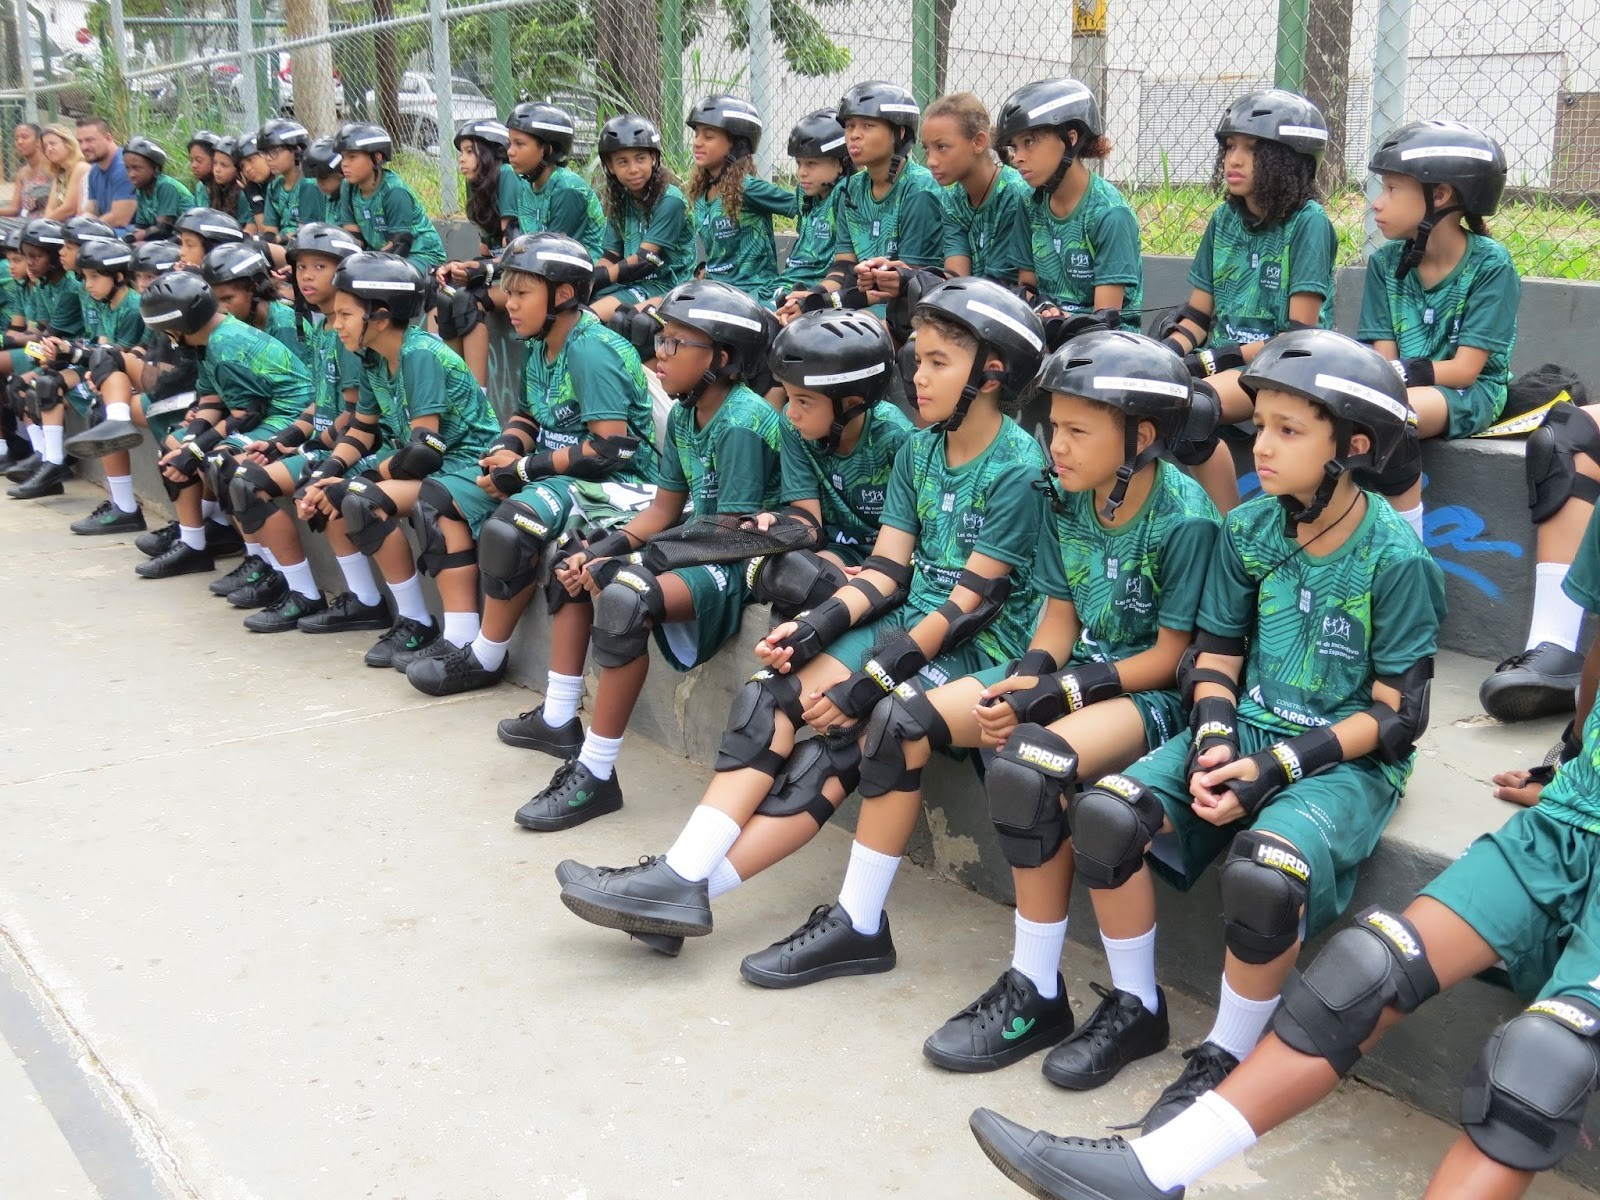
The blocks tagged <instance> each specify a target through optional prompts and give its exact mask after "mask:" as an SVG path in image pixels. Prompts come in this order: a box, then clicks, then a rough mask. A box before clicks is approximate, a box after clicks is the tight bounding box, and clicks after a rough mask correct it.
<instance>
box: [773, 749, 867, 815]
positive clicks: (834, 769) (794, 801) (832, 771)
mask: <svg viewBox="0 0 1600 1200" xmlns="http://www.w3.org/2000/svg"><path fill="white" fill-rule="evenodd" d="M830 779H837V780H838V781H839V785H840V786H841V787H842V788H843V789H844V794H845V795H846V796H848V795H849V794H850V793H851V792H853V791H855V790H856V785H857V784H858V783H859V782H860V780H861V746H860V744H859V743H858V742H857V741H856V739H855V738H853V737H848V736H846V737H838V736H836V735H833V734H823V735H822V736H820V737H813V738H807V739H805V740H804V741H801V742H797V743H796V744H795V748H794V751H793V753H791V754H790V755H789V758H788V761H787V762H785V763H784V764H783V770H781V771H779V772H778V777H777V778H776V779H775V780H773V782H772V790H771V791H769V792H768V793H767V795H766V798H765V799H763V800H762V801H761V803H760V804H759V805H757V807H756V811H757V812H758V813H760V814H761V815H762V816H765V817H793V816H797V815H798V814H800V813H806V814H807V815H808V816H810V817H811V819H812V820H813V821H815V822H816V823H817V828H818V829H821V828H822V827H823V826H824V825H826V824H827V823H828V821H829V820H830V819H831V818H832V817H833V814H834V813H835V812H836V811H838V810H837V809H835V808H834V807H833V805H832V804H830V803H829V802H828V798H827V797H826V796H824V795H823V794H822V789H823V787H824V786H825V785H826V784H827V782H828V780H830Z"/></svg>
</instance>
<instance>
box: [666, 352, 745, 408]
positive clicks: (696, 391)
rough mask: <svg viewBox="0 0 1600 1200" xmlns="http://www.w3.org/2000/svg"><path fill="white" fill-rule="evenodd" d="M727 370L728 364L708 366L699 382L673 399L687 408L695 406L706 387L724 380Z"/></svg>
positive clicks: (704, 392)
mask: <svg viewBox="0 0 1600 1200" xmlns="http://www.w3.org/2000/svg"><path fill="white" fill-rule="evenodd" d="M719 352H720V351H713V353H719ZM730 357H731V356H730ZM726 371H727V367H726V366H721V367H717V366H712V367H708V368H707V369H706V371H705V373H704V374H702V375H701V376H700V381H699V382H698V383H696V384H695V385H694V386H693V387H692V388H690V389H689V390H688V391H687V392H679V393H678V394H677V395H675V396H674V397H673V399H674V400H676V401H677V402H678V403H679V404H681V405H683V406H684V407H685V408H693V407H694V406H695V405H697V404H699V403H700V397H701V396H704V395H705V394H706V389H707V388H708V387H710V386H711V385H712V384H714V383H720V382H721V381H722V378H723V375H724V373H725V372H726Z"/></svg>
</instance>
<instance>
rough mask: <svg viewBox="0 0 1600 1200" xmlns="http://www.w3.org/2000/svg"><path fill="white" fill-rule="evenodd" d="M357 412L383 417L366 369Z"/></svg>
mask: <svg viewBox="0 0 1600 1200" xmlns="http://www.w3.org/2000/svg"><path fill="white" fill-rule="evenodd" d="M203 369H204V368H202V370H203ZM356 411H357V412H358V413H360V414H361V415H362V416H364V417H381V416H382V415H383V410H382V409H381V408H380V407H379V406H378V395H377V393H376V392H374V391H373V390H372V381H371V380H369V379H368V378H367V372H366V369H365V368H362V371H361V377H360V379H359V380H357V382H356ZM378 444H379V445H382V444H383V433H382V431H381V430H380V431H379V433H378Z"/></svg>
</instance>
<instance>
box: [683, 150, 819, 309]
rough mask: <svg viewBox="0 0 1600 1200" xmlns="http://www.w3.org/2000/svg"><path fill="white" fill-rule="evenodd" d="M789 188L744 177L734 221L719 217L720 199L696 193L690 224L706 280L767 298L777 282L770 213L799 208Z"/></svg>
mask: <svg viewBox="0 0 1600 1200" xmlns="http://www.w3.org/2000/svg"><path fill="white" fill-rule="evenodd" d="M799 207H800V206H799V204H798V202H797V201H796V200H795V195H794V193H793V192H791V191H789V190H788V189H787V188H781V187H779V186H778V185H777V184H775V183H769V182H767V181H766V180H765V179H760V178H758V177H757V176H755V175H746V176H745V177H744V195H743V198H742V200H741V201H740V204H739V219H738V220H737V221H736V220H734V219H733V218H731V217H728V216H725V215H724V214H723V211H722V200H721V199H720V198H718V197H714V196H702V197H700V198H699V199H698V200H696V201H695V202H694V225H695V230H696V232H697V233H698V234H699V236H700V245H701V247H702V248H703V249H704V250H705V256H706V278H707V279H715V280H717V281H718V282H719V283H726V284H728V285H729V286H730V287H736V288H738V289H739V290H740V291H741V292H743V293H744V294H745V295H747V296H752V297H754V298H755V299H757V300H763V301H764V300H770V299H771V298H772V294H773V292H774V291H775V290H776V289H777V285H778V244H777V242H776V240H774V238H773V235H772V218H773V215H774V214H779V215H781V216H786V217H792V216H794V215H795V213H796V212H797V211H798V210H799Z"/></svg>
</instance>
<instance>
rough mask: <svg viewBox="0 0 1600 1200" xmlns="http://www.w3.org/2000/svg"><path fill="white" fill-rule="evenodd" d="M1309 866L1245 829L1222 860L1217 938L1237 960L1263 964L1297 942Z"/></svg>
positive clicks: (1287, 847) (1283, 844)
mask: <svg viewBox="0 0 1600 1200" xmlns="http://www.w3.org/2000/svg"><path fill="white" fill-rule="evenodd" d="M1310 883H1311V867H1310V865H1309V864H1307V862H1306V861H1305V859H1303V858H1301V857H1300V855H1299V853H1298V852H1297V851H1296V850H1295V848H1294V847H1293V846H1290V845H1289V844H1287V843H1286V842H1280V841H1278V840H1277V839H1276V838H1270V837H1267V836H1266V835H1265V834H1261V833H1257V832H1256V831H1255V830H1254V829H1246V830H1245V831H1244V832H1243V833H1241V834H1240V835H1239V836H1238V837H1236V838H1234V839H1233V845H1232V847H1230V848H1229V850H1228V857H1227V859H1226V860H1225V861H1224V862H1223V864H1222V919H1223V940H1224V942H1225V943H1226V945H1227V947H1228V949H1229V950H1232V951H1233V954H1234V957H1235V958H1237V959H1238V960H1239V961H1240V962H1247V963H1254V964H1255V965H1257V966H1259V965H1261V964H1262V963H1269V962H1271V961H1272V960H1273V959H1275V958H1277V957H1278V956H1279V955H1281V954H1283V953H1284V952H1285V951H1286V950H1288V949H1289V947H1291V946H1293V945H1294V944H1295V943H1296V942H1297V941H1299V940H1300V910H1301V909H1302V908H1304V907H1305V903H1306V896H1307V895H1308V893H1309V889H1310Z"/></svg>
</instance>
